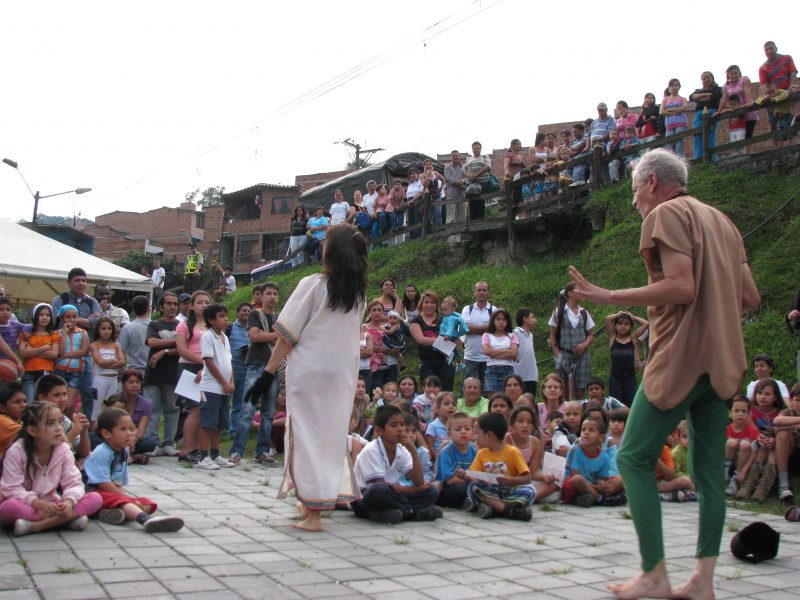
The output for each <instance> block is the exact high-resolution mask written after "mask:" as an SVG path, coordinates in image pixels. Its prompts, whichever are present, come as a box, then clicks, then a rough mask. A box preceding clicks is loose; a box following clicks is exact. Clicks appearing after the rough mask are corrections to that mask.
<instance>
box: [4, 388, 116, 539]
mask: <svg viewBox="0 0 800 600" xmlns="http://www.w3.org/2000/svg"><path fill="white" fill-rule="evenodd" d="M63 420H64V417H63V416H62V414H61V411H60V410H59V409H58V407H57V406H56V405H55V404H52V403H50V402H39V401H37V402H33V403H32V404H30V405H29V406H27V407H26V408H25V410H24V411H23V413H22V429H20V432H19V435H18V437H17V440H16V441H15V442H14V443H13V444H12V445H11V446H10V447H9V448H8V450H7V451H6V454H5V457H4V459H3V474H2V477H0V498H3V502H2V504H0V524H2V525H3V526H4V527H11V526H13V531H14V535H17V536H20V535H27V534H28V533H36V532H38V531H45V530H47V529H52V528H53V527H58V526H60V525H67V524H68V525H69V528H70V529H73V530H76V531H83V530H84V529H86V525H87V524H88V522H89V520H88V516H89V515H91V514H94V513H96V512H97V511H98V510H100V505H101V504H102V503H103V500H102V498H100V494H98V493H96V492H89V493H86V491H85V489H84V486H83V481H82V480H81V473H80V471H79V470H78V467H77V466H76V465H75V457H74V456H73V454H72V450H71V449H70V447H69V445H68V444H67V443H66V442H65V437H64V429H63ZM59 490H60V494H59Z"/></svg>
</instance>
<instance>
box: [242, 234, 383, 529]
mask: <svg viewBox="0 0 800 600" xmlns="http://www.w3.org/2000/svg"><path fill="white" fill-rule="evenodd" d="M327 240H328V241H327V244H326V245H325V253H324V255H323V262H324V265H325V267H324V269H323V272H322V273H320V274H317V275H311V276H309V277H305V278H304V279H302V280H301V281H300V283H298V284H297V287H296V288H295V290H294V292H293V293H292V295H291V296H290V297H289V299H288V300H287V301H286V305H285V306H284V308H283V310H282V311H281V313H280V316H279V318H278V321H277V322H276V323H275V325H274V328H275V331H276V332H277V333H278V342H277V344H276V346H275V349H274V350H273V351H272V356H271V357H270V360H269V363H268V364H267V366H266V368H265V370H264V373H262V374H261V376H260V377H259V379H258V380H256V382H255V384H254V385H253V387H252V388H251V389H250V391H249V392H248V396H251V395H253V394H258V393H259V391H260V390H261V389H264V390H266V389H269V386H270V384H271V383H272V380H273V379H274V377H275V372H276V371H277V369H278V365H279V364H280V362H281V360H282V359H283V358H284V357H286V358H287V363H286V402H287V405H286V408H287V413H288V415H287V417H286V435H287V439H286V459H285V463H284V478H283V483H282V484H281V489H280V493H279V497H285V495H286V493H287V492H288V491H289V490H290V489H291V488H295V489H296V493H297V499H298V500H299V503H298V506H299V507H300V516H301V518H302V520H301V521H300V522H299V523H297V524H296V525H295V527H297V528H299V529H305V530H307V531H322V522H321V519H320V511H322V510H332V509H333V508H334V507H335V505H336V503H337V502H349V501H351V500H355V499H357V498H359V497H360V493H359V489H358V485H357V484H356V481H355V478H354V476H353V471H352V464H351V462H350V460H349V457H348V456H349V455H347V454H346V441H347V427H348V423H349V420H350V412H351V409H352V407H353V397H354V396H355V391H356V380H357V374H358V358H359V337H360V336H359V333H360V326H361V321H362V320H363V315H364V305H365V300H364V293H365V291H366V287H367V263H368V260H367V243H366V240H365V239H364V237H363V236H361V235H359V234H358V230H357V229H356V228H355V227H353V226H352V225H347V224H342V225H336V226H333V227H331V228H330V229H328V236H327Z"/></svg>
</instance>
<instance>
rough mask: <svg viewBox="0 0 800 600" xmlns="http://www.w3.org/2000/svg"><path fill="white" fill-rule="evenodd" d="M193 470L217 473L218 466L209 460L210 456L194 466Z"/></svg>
mask: <svg viewBox="0 0 800 600" xmlns="http://www.w3.org/2000/svg"><path fill="white" fill-rule="evenodd" d="M194 468H195V469H205V470H206V471H218V470H219V465H218V464H217V463H215V462H214V461H213V460H211V457H210V456H206V457H205V458H204V459H203V460H201V461H200V462H199V463H197V464H196V465H195V466H194Z"/></svg>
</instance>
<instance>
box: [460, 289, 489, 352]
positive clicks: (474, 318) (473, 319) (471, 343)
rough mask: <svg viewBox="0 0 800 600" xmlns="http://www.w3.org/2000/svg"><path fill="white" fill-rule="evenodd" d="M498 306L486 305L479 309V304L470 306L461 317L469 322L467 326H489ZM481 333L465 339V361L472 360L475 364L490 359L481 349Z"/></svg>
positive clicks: (463, 311) (469, 334) (462, 312)
mask: <svg viewBox="0 0 800 600" xmlns="http://www.w3.org/2000/svg"><path fill="white" fill-rule="evenodd" d="M496 309H497V307H496V306H492V305H491V304H490V303H488V302H487V303H486V306H484V307H483V308H479V307H478V305H477V304H475V303H473V304H469V305H467V306H465V307H464V310H462V311H461V316H462V317H464V320H465V321H466V322H467V325H488V324H489V318H490V317H491V313H492V311H494V310H496ZM482 335H483V334H481V333H468V334H467V335H466V336H465V339H464V360H471V361H475V362H486V361H487V360H489V358H488V357H487V356H486V355H485V354H484V353H483V349H482V348H481V344H482V343H483V342H482V341H481V336H482Z"/></svg>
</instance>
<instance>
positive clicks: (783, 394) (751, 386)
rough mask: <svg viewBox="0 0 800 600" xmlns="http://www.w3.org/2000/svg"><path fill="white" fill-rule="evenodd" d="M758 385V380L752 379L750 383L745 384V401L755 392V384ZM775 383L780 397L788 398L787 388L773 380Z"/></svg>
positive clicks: (780, 382)
mask: <svg viewBox="0 0 800 600" xmlns="http://www.w3.org/2000/svg"><path fill="white" fill-rule="evenodd" d="M757 383H758V379H754V380H753V381H751V382H750V383H748V384H747V399H748V400H750V399H752V398H753V394H754V393H755V391H756V384H757ZM775 383H777V384H778V389H779V390H780V391H781V397H783V398H789V397H791V394H789V388H787V387H786V384H785V383H783V382H782V381H779V380H778V379H776V380H775Z"/></svg>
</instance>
